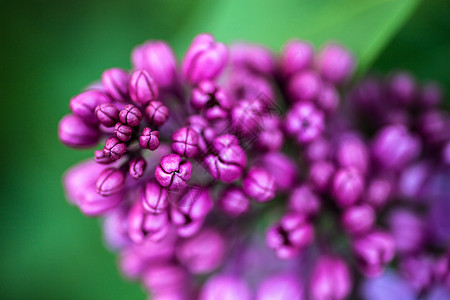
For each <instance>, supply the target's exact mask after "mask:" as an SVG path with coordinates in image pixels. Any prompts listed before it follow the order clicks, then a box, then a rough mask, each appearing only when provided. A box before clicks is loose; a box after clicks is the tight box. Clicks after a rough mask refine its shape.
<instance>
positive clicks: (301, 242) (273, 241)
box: [266, 213, 314, 259]
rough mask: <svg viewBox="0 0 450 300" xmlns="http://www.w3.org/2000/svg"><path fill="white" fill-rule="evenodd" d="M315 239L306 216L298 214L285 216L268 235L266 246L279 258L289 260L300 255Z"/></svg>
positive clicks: (270, 229)
mask: <svg viewBox="0 0 450 300" xmlns="http://www.w3.org/2000/svg"><path fill="white" fill-rule="evenodd" d="M313 239H314V228H313V226H312V225H311V224H309V223H307V221H306V219H305V216H303V215H301V214H298V213H289V214H287V215H285V216H284V217H283V218H282V219H281V221H280V223H278V224H275V225H274V226H272V227H271V228H269V230H268V231H267V234H266V244H267V246H268V247H269V248H271V249H274V250H275V252H276V254H277V256H278V257H279V258H282V259H289V258H292V257H295V256H297V255H298V253H299V252H300V250H301V249H303V248H304V247H306V246H307V245H309V244H310V243H311V242H312V240H313Z"/></svg>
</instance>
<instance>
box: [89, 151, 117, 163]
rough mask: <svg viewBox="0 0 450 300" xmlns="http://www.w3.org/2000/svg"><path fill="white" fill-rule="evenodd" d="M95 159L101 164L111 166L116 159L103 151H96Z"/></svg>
mask: <svg viewBox="0 0 450 300" xmlns="http://www.w3.org/2000/svg"><path fill="white" fill-rule="evenodd" d="M94 159H95V161H96V162H98V163H99V164H104V165H107V164H110V163H112V162H114V159H112V157H111V155H109V153H105V151H103V150H95V151H94Z"/></svg>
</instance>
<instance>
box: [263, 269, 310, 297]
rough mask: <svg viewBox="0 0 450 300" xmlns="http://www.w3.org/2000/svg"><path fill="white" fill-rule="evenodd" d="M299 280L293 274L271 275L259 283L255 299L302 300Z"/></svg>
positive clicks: (301, 288)
mask: <svg viewBox="0 0 450 300" xmlns="http://www.w3.org/2000/svg"><path fill="white" fill-rule="evenodd" d="M303 299H304V297H303V287H302V285H301V281H300V279H299V278H297V276H295V275H293V274H277V275H272V276H270V277H268V278H266V279H264V281H263V282H262V283H261V284H260V285H259V287H258V291H257V293H256V300H303Z"/></svg>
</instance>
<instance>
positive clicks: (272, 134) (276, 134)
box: [258, 114, 284, 151]
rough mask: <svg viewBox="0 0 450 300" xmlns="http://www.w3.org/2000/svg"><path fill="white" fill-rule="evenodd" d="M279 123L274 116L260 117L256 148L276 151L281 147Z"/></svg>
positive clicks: (282, 137) (281, 134) (281, 136)
mask: <svg viewBox="0 0 450 300" xmlns="http://www.w3.org/2000/svg"><path fill="white" fill-rule="evenodd" d="M280 121H281V120H280V118H279V117H278V116H276V115H274V114H268V115H263V116H261V118H260V124H259V126H260V130H261V131H260V133H259V135H258V146H259V147H260V148H262V149H263V150H267V151H276V150H280V149H281V148H282V147H283V143H284V134H283V132H282V131H281V126H280V125H281V122H280Z"/></svg>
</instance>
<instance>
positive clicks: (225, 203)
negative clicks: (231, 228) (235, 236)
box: [218, 187, 250, 218]
mask: <svg viewBox="0 0 450 300" xmlns="http://www.w3.org/2000/svg"><path fill="white" fill-rule="evenodd" d="M218 206H219V208H220V209H221V210H222V211H223V212H224V213H226V214H227V215H228V216H230V217H233V218H236V217H238V216H241V215H243V214H245V213H246V212H247V211H248V210H249V209H250V200H249V199H248V197H247V196H246V195H245V194H244V192H242V191H241V190H240V189H238V188H236V187H231V188H227V189H226V190H225V191H224V192H223V194H222V196H221V197H220V198H219V201H218Z"/></svg>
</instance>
